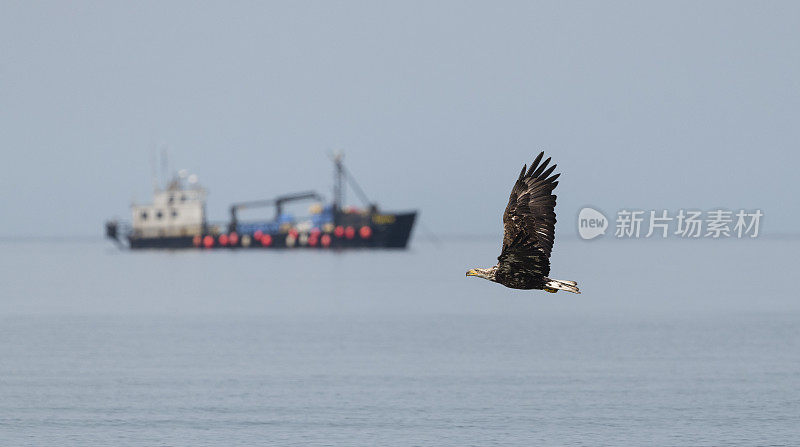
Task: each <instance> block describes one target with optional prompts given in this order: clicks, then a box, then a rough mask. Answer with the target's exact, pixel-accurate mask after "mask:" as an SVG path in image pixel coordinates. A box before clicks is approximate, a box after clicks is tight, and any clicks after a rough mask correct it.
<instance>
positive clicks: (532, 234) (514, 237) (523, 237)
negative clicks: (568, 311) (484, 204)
mask: <svg viewBox="0 0 800 447" xmlns="http://www.w3.org/2000/svg"><path fill="white" fill-rule="evenodd" d="M543 157H544V152H542V153H540V154H539V156H538V157H536V160H534V161H533V163H532V164H531V167H530V169H528V167H527V166H523V167H522V172H520V174H519V178H518V179H517V182H516V183H515V184H514V188H513V189H512V190H511V198H509V199H508V206H506V211H505V213H503V227H504V230H505V234H504V235H503V250H502V251H501V252H500V256H499V257H498V258H497V261H498V262H497V265H495V266H493V267H489V268H485V269H484V268H474V269H471V270H470V271H468V272H467V276H478V277H480V278H485V279H488V280H489V281H494V282H498V283H500V284H502V285H504V286H506V287H510V288H512V289H542V290H545V291H547V292H551V293H556V292H558V291H559V290H566V291H568V292H572V293H581V292H580V290H578V287H577V286H578V283H576V282H575V281H564V280H560V279H550V278H548V277H547V275H549V274H550V252H551V251H552V250H553V238H554V236H555V225H556V212H555V207H556V196H555V195H554V194H553V190H554V189H555V188H556V185H558V182H557V181H556V179H557V178H558V176H560V175H561V174H555V175H553V176H550V174H552V173H553V170H554V169H555V168H556V165H555V164H554V165H553V166H550V167H549V168H548V167H547V164H548V163H550V158H548V159H547V160H545V161H544V163H541V161H542V158H543Z"/></svg>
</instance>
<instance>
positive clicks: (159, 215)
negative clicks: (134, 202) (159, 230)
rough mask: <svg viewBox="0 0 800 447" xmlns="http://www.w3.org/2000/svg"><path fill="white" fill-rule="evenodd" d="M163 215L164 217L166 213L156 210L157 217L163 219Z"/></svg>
mask: <svg viewBox="0 0 800 447" xmlns="http://www.w3.org/2000/svg"><path fill="white" fill-rule="evenodd" d="M162 217H164V213H162V212H161V210H158V211H156V219H159V220H161V218H162Z"/></svg>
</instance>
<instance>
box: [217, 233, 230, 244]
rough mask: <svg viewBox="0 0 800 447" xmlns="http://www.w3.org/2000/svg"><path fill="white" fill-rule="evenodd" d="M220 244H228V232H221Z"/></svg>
mask: <svg viewBox="0 0 800 447" xmlns="http://www.w3.org/2000/svg"><path fill="white" fill-rule="evenodd" d="M219 245H222V246H225V245H228V235H227V234H220V235H219Z"/></svg>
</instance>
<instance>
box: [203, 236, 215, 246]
mask: <svg viewBox="0 0 800 447" xmlns="http://www.w3.org/2000/svg"><path fill="white" fill-rule="evenodd" d="M203 245H205V246H206V248H211V247H213V246H214V237H213V236H211V235H207V236H206V237H204V238H203Z"/></svg>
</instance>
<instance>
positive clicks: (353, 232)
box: [344, 227, 356, 239]
mask: <svg viewBox="0 0 800 447" xmlns="http://www.w3.org/2000/svg"><path fill="white" fill-rule="evenodd" d="M344 235H345V236H346V237H347V239H353V238H354V237H356V229H355V228H353V227H347V228H345V229H344Z"/></svg>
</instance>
